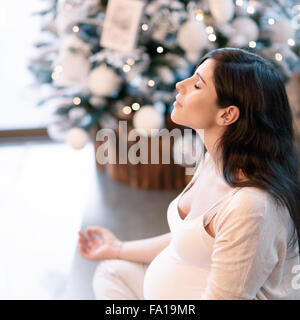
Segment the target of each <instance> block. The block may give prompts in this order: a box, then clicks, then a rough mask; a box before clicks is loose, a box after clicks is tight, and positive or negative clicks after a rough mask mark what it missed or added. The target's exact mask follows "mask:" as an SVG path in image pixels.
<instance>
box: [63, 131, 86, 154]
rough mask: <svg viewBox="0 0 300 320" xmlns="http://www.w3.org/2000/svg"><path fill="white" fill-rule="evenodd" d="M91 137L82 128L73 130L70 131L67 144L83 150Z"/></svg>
mask: <svg viewBox="0 0 300 320" xmlns="http://www.w3.org/2000/svg"><path fill="white" fill-rule="evenodd" d="M88 139H89V135H88V134H87V132H86V131H85V130H83V129H81V128H72V129H71V130H69V132H68V134H67V137H66V142H67V144H68V145H70V146H71V147H72V148H74V149H82V148H83V147H84V146H85V145H86V143H87V142H88Z"/></svg>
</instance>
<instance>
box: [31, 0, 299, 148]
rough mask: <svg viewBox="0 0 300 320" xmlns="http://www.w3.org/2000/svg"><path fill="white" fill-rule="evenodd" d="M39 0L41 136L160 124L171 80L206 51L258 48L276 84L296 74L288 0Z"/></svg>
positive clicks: (294, 16) (36, 64)
mask: <svg viewBox="0 0 300 320" xmlns="http://www.w3.org/2000/svg"><path fill="white" fill-rule="evenodd" d="M43 6H44V8H43V9H42V10H41V11H40V12H37V13H36V14H39V15H41V17H42V28H41V29H42V32H41V39H39V40H38V41H37V42H36V44H35V45H36V48H37V53H36V56H35V57H33V58H32V60H31V61H30V66H29V67H30V69H31V70H32V71H33V72H34V74H35V75H36V79H37V83H38V84H39V86H40V88H47V90H48V94H45V96H44V98H43V99H42V100H41V102H40V104H41V105H42V104H44V103H47V104H50V105H51V108H53V119H52V120H51V121H52V122H51V123H50V124H49V127H48V132H49V135H50V137H52V138H53V139H57V140H65V139H67V141H68V142H69V143H70V144H71V145H72V146H73V147H75V148H80V147H82V146H83V145H84V144H85V142H86V141H87V133H86V132H87V130H88V129H89V128H91V127H92V126H93V125H94V124H96V123H98V122H100V123H101V126H103V127H105V126H108V127H110V126H114V123H115V122H114V121H115V120H118V119H135V120H136V121H134V122H133V123H134V125H135V126H141V127H144V128H146V127H153V128H160V127H163V126H164V121H162V120H163V119H164V116H165V115H167V114H170V113H171V111H172V108H173V102H174V100H175V96H176V94H177V92H176V91H175V84H176V82H178V81H180V80H182V79H184V78H186V77H189V76H190V75H191V74H192V73H193V71H194V69H195V67H196V66H197V63H198V61H199V59H200V57H201V56H202V55H204V54H205V53H206V52H208V51H210V50H212V49H214V48H219V47H225V46H227V47H239V48H243V49H246V50H249V51H251V52H255V53H258V54H260V55H262V56H264V57H266V58H267V59H268V60H271V61H272V62H273V63H274V65H275V66H276V67H277V68H278V70H279V71H280V73H281V74H282V76H283V79H284V81H287V80H288V79H290V78H291V76H292V74H293V72H294V71H295V70H298V71H299V70H300V67H299V53H300V45H299V44H300V41H299V40H300V35H299V26H300V6H299V5H297V1H292V0H290V1H288V0H285V1H279V0H278V1H251V0H250V1H248V0H236V1H232V0H222V1H219V0H201V1H196V2H194V1H180V0H172V1H171V0H152V1H144V2H142V1H139V0H121V1H119V0H109V1H100V0H64V1H60V0H45V1H43ZM145 107H146V108H147V112H146V111H145ZM141 112H144V114H146V113H147V117H146V121H145V117H144V116H143V117H141V116H138V114H139V113H141ZM142 118H143V119H144V120H143V121H141V120H140V119H142Z"/></svg>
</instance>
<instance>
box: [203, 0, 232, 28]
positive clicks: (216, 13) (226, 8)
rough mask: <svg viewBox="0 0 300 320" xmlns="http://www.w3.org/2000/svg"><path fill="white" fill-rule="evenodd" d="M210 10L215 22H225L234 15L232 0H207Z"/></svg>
mask: <svg viewBox="0 0 300 320" xmlns="http://www.w3.org/2000/svg"><path fill="white" fill-rule="evenodd" d="M209 6H210V11H211V14H212V16H213V17H214V19H215V20H216V22H217V23H225V22H228V21H229V20H231V19H232V17H233V15H234V5H233V1H232V0H222V1H220V0H209Z"/></svg>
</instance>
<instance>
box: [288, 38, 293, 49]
mask: <svg viewBox="0 0 300 320" xmlns="http://www.w3.org/2000/svg"><path fill="white" fill-rule="evenodd" d="M287 43H288V45H289V46H291V47H293V46H294V45H295V40H294V39H292V38H290V39H288V41H287Z"/></svg>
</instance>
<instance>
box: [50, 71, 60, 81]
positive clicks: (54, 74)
mask: <svg viewBox="0 0 300 320" xmlns="http://www.w3.org/2000/svg"><path fill="white" fill-rule="evenodd" d="M58 76H59V75H58V74H57V72H52V74H51V78H52V80H57V79H58Z"/></svg>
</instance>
